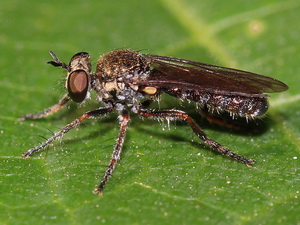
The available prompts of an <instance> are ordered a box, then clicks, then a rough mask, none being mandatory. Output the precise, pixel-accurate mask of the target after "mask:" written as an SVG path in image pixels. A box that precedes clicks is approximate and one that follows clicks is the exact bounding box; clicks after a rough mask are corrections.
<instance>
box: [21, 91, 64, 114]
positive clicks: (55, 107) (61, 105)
mask: <svg viewBox="0 0 300 225" xmlns="http://www.w3.org/2000/svg"><path fill="white" fill-rule="evenodd" d="M69 100H70V97H69V95H68V94H66V95H65V96H64V97H63V98H62V99H60V100H59V102H58V103H57V104H55V105H53V106H50V107H49V108H47V109H45V110H43V111H42V112H38V113H30V114H26V115H23V116H20V117H19V120H26V119H39V118H43V117H47V116H50V115H52V114H53V113H56V112H57V111H59V110H61V109H62V108H64V107H65V105H66V103H67V102H68V101H69Z"/></svg>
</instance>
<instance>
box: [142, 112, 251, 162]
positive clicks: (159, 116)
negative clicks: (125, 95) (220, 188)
mask: <svg viewBox="0 0 300 225" xmlns="http://www.w3.org/2000/svg"><path fill="white" fill-rule="evenodd" d="M138 114H139V115H140V116H142V117H145V118H150V119H156V120H167V121H173V120H181V121H186V122H187V123H188V124H189V125H190V127H191V128H192V130H193V132H194V133H195V134H196V135H197V136H198V137H199V138H200V139H202V141H203V142H204V143H205V144H207V145H208V146H210V147H211V148H212V149H213V150H215V151H217V152H219V153H221V154H222V155H226V156H229V157H230V158H232V159H234V160H236V161H238V162H241V163H244V164H246V165H247V166H251V165H252V164H254V161H253V160H252V159H247V158H245V157H243V156H240V155H237V154H236V153H234V152H232V151H230V150H229V149H227V148H225V147H223V146H222V145H220V144H219V143H217V142H215V141H214V140H212V139H210V138H208V137H207V136H206V134H205V133H204V132H203V131H202V130H201V128H200V127H199V125H198V124H197V123H196V122H195V121H194V120H193V119H192V118H191V117H190V116H189V115H188V114H187V113H185V112H183V111H180V110H161V111H155V110H146V109H140V110H139V111H138Z"/></svg>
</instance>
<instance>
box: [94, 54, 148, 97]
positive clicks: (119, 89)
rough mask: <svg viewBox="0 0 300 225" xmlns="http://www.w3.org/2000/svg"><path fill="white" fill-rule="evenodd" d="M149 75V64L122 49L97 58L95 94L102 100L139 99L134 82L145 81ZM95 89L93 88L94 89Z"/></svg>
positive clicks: (141, 56) (139, 55)
mask: <svg viewBox="0 0 300 225" xmlns="http://www.w3.org/2000/svg"><path fill="white" fill-rule="evenodd" d="M149 74H150V62H149V60H147V59H146V58H145V57H144V56H143V55H142V54H140V53H139V52H136V51H132V50H128V49H124V50H116V51H112V52H109V53H107V54H105V55H103V56H102V57H100V58H99V60H98V62H97V68H96V73H95V77H96V78H97V80H98V86H101V88H96V89H97V92H98V94H99V96H100V98H102V99H114V100H124V101H125V102H131V101H133V100H132V99H140V98H141V96H140V94H139V93H138V89H139V87H138V85H136V84H135V82H134V81H135V80H139V81H140V80H146V79H147V77H148V76H149ZM94 89H95V88H94Z"/></svg>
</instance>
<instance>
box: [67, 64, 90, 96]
mask: <svg viewBox="0 0 300 225" xmlns="http://www.w3.org/2000/svg"><path fill="white" fill-rule="evenodd" d="M88 87H89V82H88V75H87V73H86V72H85V71H83V70H76V71H74V72H72V73H71V74H70V75H69V77H68V91H69V95H70V98H71V99H72V100H73V101H74V102H82V101H83V100H84V99H85V97H86V94H87V91H88Z"/></svg>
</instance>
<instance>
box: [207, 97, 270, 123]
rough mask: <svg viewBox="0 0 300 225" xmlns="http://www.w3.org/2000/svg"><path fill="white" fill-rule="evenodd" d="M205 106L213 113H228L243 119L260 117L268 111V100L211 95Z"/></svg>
mask: <svg viewBox="0 0 300 225" xmlns="http://www.w3.org/2000/svg"><path fill="white" fill-rule="evenodd" d="M205 105H206V106H207V107H208V109H210V110H211V111H227V112H229V113H230V114H231V115H233V116H235V115H238V116H241V117H252V118H254V117H259V116H261V115H263V114H265V113H266V112H267V110H268V100H267V99H266V98H259V97H244V96H226V95H211V96H210V98H208V99H207V101H206V103H205Z"/></svg>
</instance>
